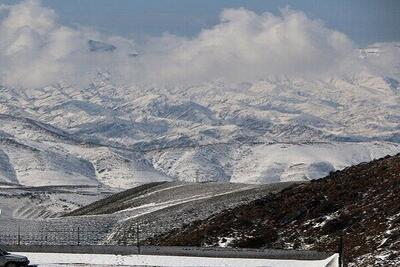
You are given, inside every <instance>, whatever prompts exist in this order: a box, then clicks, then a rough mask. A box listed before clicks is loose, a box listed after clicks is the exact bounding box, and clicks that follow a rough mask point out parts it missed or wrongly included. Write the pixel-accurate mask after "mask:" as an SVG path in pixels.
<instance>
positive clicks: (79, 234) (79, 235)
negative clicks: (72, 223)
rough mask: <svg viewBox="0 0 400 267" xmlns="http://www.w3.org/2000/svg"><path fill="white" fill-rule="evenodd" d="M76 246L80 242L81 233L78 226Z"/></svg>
mask: <svg viewBox="0 0 400 267" xmlns="http://www.w3.org/2000/svg"><path fill="white" fill-rule="evenodd" d="M77 234H78V246H79V245H80V244H81V233H80V228H79V226H78V233H77Z"/></svg>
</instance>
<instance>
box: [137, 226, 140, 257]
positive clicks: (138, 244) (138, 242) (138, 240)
mask: <svg viewBox="0 0 400 267" xmlns="http://www.w3.org/2000/svg"><path fill="white" fill-rule="evenodd" d="M136 244H137V248H138V254H140V233H139V224H138V223H137V224H136Z"/></svg>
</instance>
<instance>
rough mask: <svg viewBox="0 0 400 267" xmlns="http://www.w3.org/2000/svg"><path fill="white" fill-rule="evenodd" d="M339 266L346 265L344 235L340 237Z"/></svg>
mask: <svg viewBox="0 0 400 267" xmlns="http://www.w3.org/2000/svg"><path fill="white" fill-rule="evenodd" d="M338 252H339V267H344V242H343V236H340V239H339V248H338Z"/></svg>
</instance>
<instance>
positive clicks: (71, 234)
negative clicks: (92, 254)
mask: <svg viewBox="0 0 400 267" xmlns="http://www.w3.org/2000/svg"><path fill="white" fill-rule="evenodd" d="M108 234H109V232H108V231H104V229H101V230H93V229H87V228H85V227H75V228H72V229H49V230H47V229H35V230H32V229H26V228H24V227H21V225H15V227H12V228H10V227H8V231H1V232H0V245H39V246H40V245H71V246H89V245H104V244H106V242H107V237H108ZM139 235H140V229H139V226H137V227H136V231H135V233H131V234H130V235H129V237H127V238H126V240H124V241H121V242H119V243H118V244H117V245H127V244H136V245H137V246H138V247H139V243H140V241H139V240H140V239H139ZM130 239H131V240H130Z"/></svg>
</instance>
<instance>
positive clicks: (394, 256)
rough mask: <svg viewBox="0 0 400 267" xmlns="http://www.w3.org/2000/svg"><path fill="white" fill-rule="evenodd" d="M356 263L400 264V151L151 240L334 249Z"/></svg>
mask: <svg viewBox="0 0 400 267" xmlns="http://www.w3.org/2000/svg"><path fill="white" fill-rule="evenodd" d="M340 236H343V238H344V243H345V254H346V259H347V261H348V262H350V265H353V266H400V154H398V155H396V156H393V157H385V158H382V159H379V160H375V161H372V162H369V163H363V164H359V165H357V166H353V167H349V168H346V169H344V170H342V171H337V172H334V173H331V174H330V175H329V176H327V177H325V178H323V179H319V180H314V181H311V182H310V183H306V184H300V185H293V186H291V187H289V188H287V189H285V190H283V191H281V192H280V193H275V194H269V195H266V196H265V197H263V198H261V199H258V200H255V201H253V202H251V203H250V204H246V205H242V206H239V207H236V208H233V209H229V210H225V211H223V212H222V213H219V214H217V215H215V216H212V217H209V218H208V219H206V220H202V221H195V222H193V223H191V224H189V225H185V226H184V227H183V228H178V229H174V230H172V231H170V232H169V233H167V234H164V235H161V236H157V237H155V238H152V239H149V240H147V241H146V243H147V244H152V245H167V246H170V245H172V246H176V245H179V246H193V245H194V246H221V245H227V246H231V247H252V248H278V249H314V250H321V251H336V250H337V246H338V239H339V237H340Z"/></svg>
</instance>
